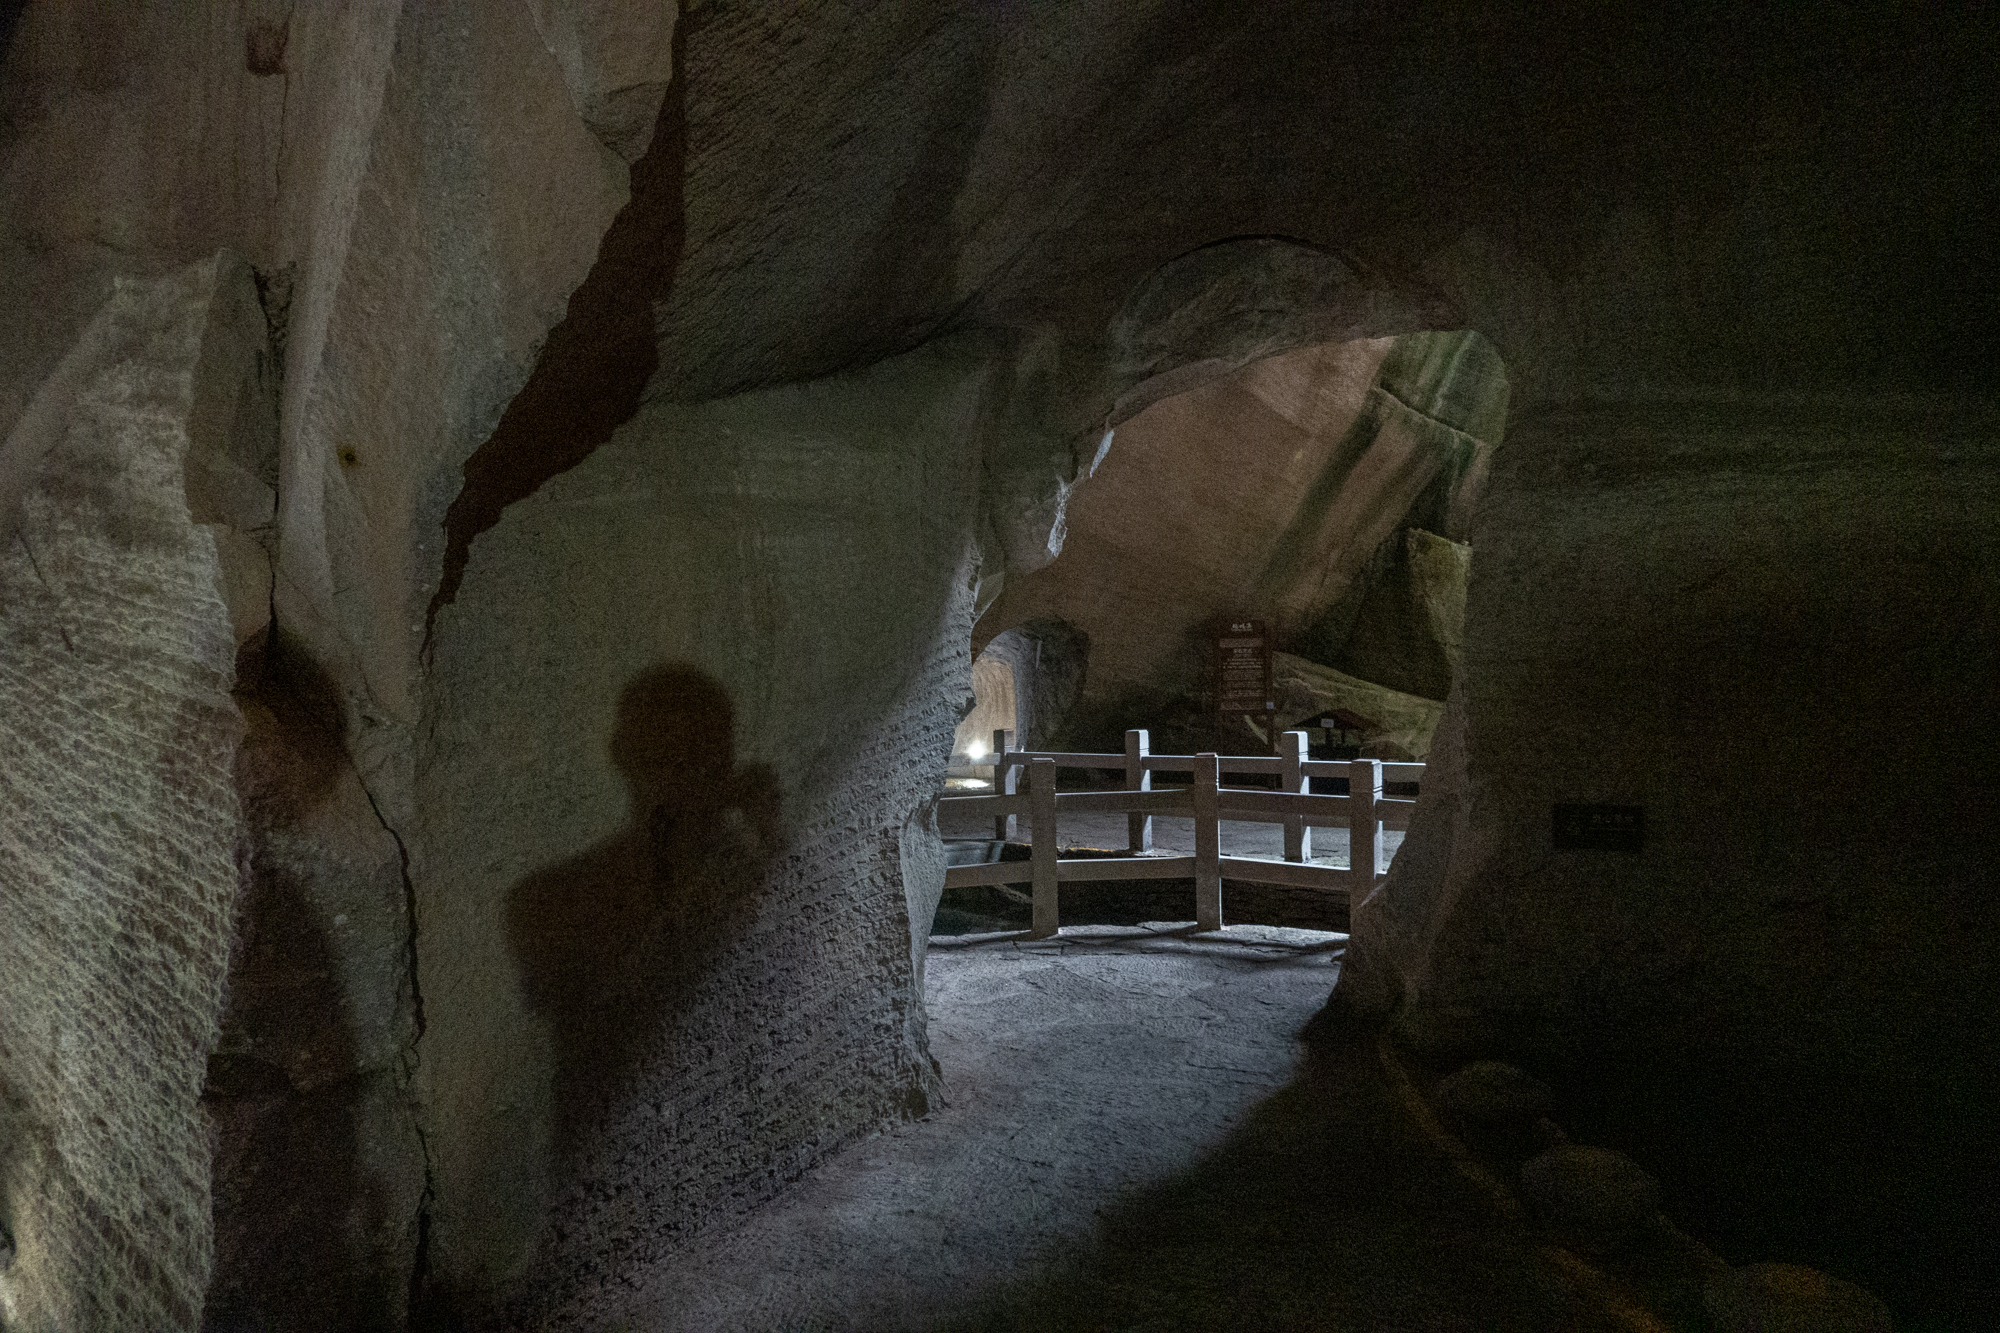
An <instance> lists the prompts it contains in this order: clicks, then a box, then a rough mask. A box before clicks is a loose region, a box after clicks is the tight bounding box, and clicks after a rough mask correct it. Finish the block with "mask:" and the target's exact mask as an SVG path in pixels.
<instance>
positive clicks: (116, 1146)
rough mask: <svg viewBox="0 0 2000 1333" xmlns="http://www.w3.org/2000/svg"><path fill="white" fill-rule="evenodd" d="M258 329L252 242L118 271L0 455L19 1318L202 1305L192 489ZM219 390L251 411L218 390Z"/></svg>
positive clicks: (206, 1030)
mask: <svg viewBox="0 0 2000 1333" xmlns="http://www.w3.org/2000/svg"><path fill="white" fill-rule="evenodd" d="M263 341H264V339H263V316H262V313H261V311H260V310H259V308H258V306H257V301H256V296H255V293H254V291H252V290H251V281H250V274H249V271H248V269H247V268H246V267H245V266H244V265H243V264H242V263H241V261H238V260H234V259H232V258H229V257H227V256H225V257H221V258H218V259H215V260H212V261H210V262H208V263H206V264H201V265H197V266H194V267H191V268H189V269H186V270H183V271H182V272H180V273H178V274H175V275H174V276H172V277H170V278H165V279H160V280H157V281H147V280H126V281H123V282H121V283H119V284H118V286H117V287H116V289H115V291H114V293H113V295H112V297H111V299H110V300H109V301H108V302H107V303H106V305H105V307H104V309H103V310H102V311H100V312H99V314H98V316H97V318H96V319H95V320H93V321H92V322H91V324H90V325H89V327H88V328H87V329H86V330H85V333H84V336H83V338H82V339H81V340H80V343H79V345H78V347H77V348H76V349H75V350H74V351H73V352H72V353H71V355H70V356H69V357H68V358H66V359H65V361H64V363H63V365H62V369H61V372H60V373H59V374H58V375H57V376H55V377H54V379H53V380H52V381H51V383H50V384H49V385H47V386H45V388H44V391H43V392H42V393H40V394H39V395H37V396H36V398H35V399H34V400H33V401H32V402H31V403H30V404H29V406H28V409H27V411H26V413H24V415H23V418H22V421H23V424H24V426H25V428H20V427H17V429H16V430H15V431H14V432H13V433H12V435H10V436H9V438H8V440H7V442H6V446H5V455H4V459H0V464H4V470H5V471H6V472H7V473H9V474H11V475H13V476H15V477H18V478H19V479H20V481H21V482H23V483H24V484H23V485H22V486H21V488H20V490H19V492H18V494H17V496H15V497H13V501H12V503H11V504H10V506H9V508H8V509H7V510H6V511H5V512H0V534H4V542H5V545H4V549H0V607H4V608H5V614H4V616H0V718H4V719H5V724H6V727H7V731H8V737H7V742H6V744H5V745H4V746H0V885H4V892H0V1199H3V1200H4V1207H5V1210H6V1214H7V1215H6V1216H5V1217H4V1218H0V1225H4V1226H5V1228H6V1230H7V1232H8V1234H9V1236H10V1237H11V1238H12V1243H13V1245H14V1246H15V1249H16V1252H15V1253H14V1254H13V1255H12V1256H11V1258H12V1262H11V1263H10V1264H9V1265H8V1267H7V1269H6V1286H5V1289H4V1295H5V1297H6V1304H5V1307H4V1318H5V1319H6V1321H7V1323H8V1324H9V1325H10V1326H12V1325H16V1324H18V1325H19V1326H21V1327H25V1328H128V1327H129V1328H142V1327H143V1328H192V1327H193V1326H194V1325H195V1323H196V1321H197V1320H198V1318H199V1315H200V1311H201V1308H202V1302H203V1298H204V1294H205V1291H206V1288H207V1285H208V1279H209V1258H210V1251H211V1247H212V1231H211V1226H210V1209H209V1181H210V1149H209V1139H208V1133H207V1125H206V1124H205V1122H204V1118H203V1115H202V1113H201V1111H200V1109H199V1106H198V1100H199V1098H200V1096H201V1091H202V1086H203V1080H204V1077H205V1074H206V1071H207V1060H208V1052H209V1050H210V1048H211V1047H212V1046H213V1044H214V1042H215V1038H216V1031H217V1025H218V1020H219V1019H220V1016H221V1010H222V1002H223V980H224V974H225V970H226V968H227V965H228V962H229V950H230V941H231V931H230V914H231V908H232V904H233V903H234V901H235V898H236V891H237V866H236V856H235V853H236V846H237V831H238V819H239V815H238V803H237V797H236V790H235V787H234V785H233V783H232V780H231V765H232V762H233V760H234V757H235V751H236V743H237V738H238V736H239V734H240V732H241V729H242V726H241V722H240V720H239V718H238V715H237V712H236V708H235V706H234V704H233V703H232V702H231V700H230V697H229V687H230V681H231V672H232V666H233V663H234V659H235V655H236V643H235V638H234V635H233V633H232V630H231V625H230V618H229V601H228V596H227V592H228V587H229V584H230V578H229V576H228V574H227V573H226V571H225V568H224V563H225V561H224V558H223V555H222V554H221V552H222V551H224V550H226V549H228V545H229V544H228V543H226V542H219V541H218V540H217V535H216V531H215V529H214V528H213V527H211V526H209V525H207V524H204V523H202V522H199V521H197V520H198V517H215V515H202V516H198V515H197V513H196V512H194V511H193V510H192V509H191V508H190V502H191V500H195V499H196V497H197V496H198V495H200V494H201V493H202V491H203V489H204V487H203V485H202V480H203V479H204V478H212V477H215V476H219V475H223V474H225V473H226V472H227V471H228V469H229V468H230V467H231V466H232V463H231V459H232V457H243V456H245V455H248V456H249V457H251V458H253V459H254V458H255V456H256V454H257V453H258V451H259V450H260V447H261V448H264V449H268V446H269V443H270V430H269V424H270V423H269V420H268V417H265V418H264V419H263V421H262V422H261V424H262V427H263V429H262V430H261V431H258V432H255V433H254V434H253V438H251V439H248V440H239V441H233V442H232V440H231V439H230V438H229V437H228V436H227V435H225V434H221V433H216V432H215V431H214V428H215V427H216V426H217V425H218V423H223V424H226V423H229V422H231V421H232V420H238V421H241V422H243V423H247V424H249V425H250V426H252V427H253V429H254V427H256V426H257V425H258V424H259V416H260V413H259V411H258V408H257V401H258V400H259V398H260V397H261V395H260V393H259V388H260V384H262V385H268V377H269V374H270V365H269V357H268V353H267V352H266V351H265V349H264V347H263ZM260 358H261V359H260ZM220 399H226V400H228V402H229V404H230V406H231V407H235V406H238V405H241V406H243V407H244V409H245V411H244V413H243V414H242V416H241V417H240V418H239V417H238V414H237V413H235V412H233V411H220V410H208V409H211V408H213V406H214V404H215V402H216V401H217V400H220ZM232 444H234V446H235V447H233V448H232ZM24 454H25V455H27V456H26V457H23V455H24ZM260 517H261V518H263V519H268V517H269V513H268V509H266V511H265V513H264V514H263V515H261V516H260ZM265 577H266V578H268V574H266V576H265ZM267 596H268V593H267Z"/></svg>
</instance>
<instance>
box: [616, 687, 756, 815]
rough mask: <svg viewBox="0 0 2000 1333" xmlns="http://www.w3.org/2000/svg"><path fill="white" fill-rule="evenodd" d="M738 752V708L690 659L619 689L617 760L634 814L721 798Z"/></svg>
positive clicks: (675, 810) (672, 811)
mask: <svg viewBox="0 0 2000 1333" xmlns="http://www.w3.org/2000/svg"><path fill="white" fill-rule="evenodd" d="M735 757H736V710H735V708H734V707H733V706H732V705H731V703H730V701H729V693H728V691H726V690H724V689H723V688H722V686H721V684H720V683H718V682H717V681H716V680H715V678H714V677H712V676H710V675H708V674H707V673H706V672H703V671H701V670H699V669H698V668H695V667H692V666H688V665H686V664H683V663H662V664H660V665H657V666H652V667H648V668H647V669H646V670H644V671H642V672H640V673H639V674H638V675H637V676H634V677H633V678H632V679H631V680H630V681H629V682H627V683H626V686H625V689H624V690H623V692H622V693H620V694H619V696H618V717H617V722H616V725H615V727H614V729H613V731H612V735H611V763H612V766H613V767H615V768H616V769H617V770H618V773H619V775H620V776H621V777H623V778H624V779H625V789H626V791H627V792H628V793H629V794H630V797H631V801H632V810H633V813H634V816H635V817H636V819H637V820H638V821H639V822H640V823H642V824H643V823H644V822H645V820H646V818H647V816H649V815H651V814H653V813H655V812H657V811H660V810H662V809H664V810H665V812H666V813H668V814H677V813H679V812H680V811H682V810H685V809H690V808H696V807H700V806H705V805H710V804H714V803H715V802H716V800H717V799H718V797H719V796H720V794H721V792H722V790H723V789H724V788H725V787H726V785H727V782H728V779H729V775H730V772H731V770H732V768H733V766H734V763H735Z"/></svg>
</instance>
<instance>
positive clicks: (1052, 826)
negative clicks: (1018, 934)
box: [1028, 759, 1059, 940]
mask: <svg viewBox="0 0 2000 1333" xmlns="http://www.w3.org/2000/svg"><path fill="white" fill-rule="evenodd" d="M1028 818H1029V819H1031V820H1033V821H1034V827H1033V828H1032V829H1030V830H1029V836H1030V837H1031V838H1033V840H1034V841H1033V844H1032V852H1031V854H1030V855H1031V860H1032V863H1033V869H1034V890H1035V906H1034V919H1033V921H1032V923H1031V924H1030V925H1029V927H1028V935H1029V938H1031V939H1037V940H1043V939H1047V938H1048V937H1049V936H1051V935H1053V934H1055V933H1056V931H1057V929H1058V928H1059V927H1058V924H1057V919H1056V761H1055V760H1053V759H1031V760H1029V761H1028Z"/></svg>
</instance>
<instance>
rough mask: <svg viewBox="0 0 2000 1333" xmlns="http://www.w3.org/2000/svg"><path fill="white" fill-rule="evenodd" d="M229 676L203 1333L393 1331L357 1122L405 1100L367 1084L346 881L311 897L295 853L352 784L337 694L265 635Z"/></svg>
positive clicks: (392, 1233)
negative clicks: (227, 811)
mask: <svg viewBox="0 0 2000 1333" xmlns="http://www.w3.org/2000/svg"><path fill="white" fill-rule="evenodd" d="M236 674H237V692H236V702H237V706H238V708H239V709H240V710H241V712H242V715H243V721H244V735H243V741H242V743H241V745H240V746H239V748H238V751H237V755H236V771H235V778H236V787H237V792H238V795H239V798H240V799H241V801H242V810H243V838H242V842H241V845H240V847H239V853H238V855H239V858H240V859H239V873H240V875H241V880H242V885H241V889H240V891H239V896H238V899H237V903H236V910H235V923H234V924H235V938H234V941H233V947H232V949H231V954H230V962H229V981H228V1008H227V1010H226V1012H225V1013H224V1015H223V1020H222V1028H221V1034H220V1038H219V1041H218V1043H217V1047H216V1049H215V1051H214V1052H213V1053H212V1054H211V1055H210V1056H209V1060H208V1079H207V1084H206V1086H205V1088H204V1089H203V1092H202V1104H203V1107H204V1109H205V1110H206V1112H207V1114H208V1116H209V1120H210V1124H211V1126H212V1134H213V1138H212V1143H213V1150H214V1165H213V1168H212V1186H211V1187H212V1191H213V1218H214V1237H215V1239H214V1246H215V1249H214V1262H213V1268H212V1273H211V1280H210V1286H209V1290H208V1292H207V1296H206V1300H205V1307H204V1309H203V1312H202V1328H203V1329H204V1330H206V1331H207V1333H263V1331H264V1330H266V1329H274V1328H284V1329H292V1330H316V1329H347V1328H369V1327H381V1326H386V1325H388V1324H390V1323H392V1322H393V1321H394V1319H395V1318H396V1316H397V1314H398V1313H399V1312H400V1309H401V1307H402V1304H403V1302H404V1300H405V1297H406V1288H407V1286H408V1282H409V1258H410V1256H409V1244H408V1242H409V1240H410V1237H409V1236H408V1234H407V1221H408V1219H407V1216H406V1215H405V1214H404V1213H403V1212H402V1210H401V1209H400V1208H399V1206H398V1201H397V1199H396V1198H395V1195H394V1192H393V1191H392V1190H391V1189H389V1188H388V1187H387V1186H386V1185H385V1182H383V1181H382V1180H381V1179H379V1178H378V1177H377V1176H376V1174H375V1172H374V1171H372V1170H370V1169H369V1168H368V1167H367V1166H366V1165H365V1164H364V1162H363V1153H362V1136H363V1133H364V1127H363V1124H362V1120H363V1117H364V1114H365V1109H366V1107H367V1106H368V1105H369V1104H370V1103H371V1102H372V1103H377V1104H380V1103H383V1102H386V1101H389V1100H392V1099H395V1098H396V1097H398V1096H399V1093H398V1092H397V1091H396V1084H397V1081H398V1075H397V1073H396V1071H394V1070H392V1069H386V1068H375V1069H365V1068H363V1067H362V1061H361V1053H360V1052H359V1050H357V1047H356V1042H355V1038H354V1035H353V1016H352V1014H351V1013H350V1012H349V1005H348V1002H347V997H346V995H345V993H344V984H343V981H342V957H343V949H342V947H341V945H340V943H339V941H338V940H336V938H335V937H334V934H333V933H332V931H331V930H330V928H329V926H328V925H327V923H326V921H325V919H324V917H325V912H326V908H325V905H324V903H323V902H322V901H321V898H320V894H322V893H324V892H325V891H327V888H328V885H327V882H326V876H327V875H332V874H335V873H337V872H335V871H328V870H325V868H324V866H323V865H321V866H320V869H321V870H322V871H323V874H322V877H321V878H319V879H315V878H314V873H313V872H314V867H315V863H312V862H301V861H300V860H299V858H298V856H297V854H296V851H289V852H288V851H287V847H286V843H287V840H288V839H290V840H292V841H293V842H297V841H300V840H306V841H311V840H313V839H314V838H315V837H316V835H317V831H318V830H319V828H320V826H319V825H317V824H315V823H314V821H315V819H316V818H319V817H321V814H322V812H323V811H324V809H325V807H326V806H327V805H328V803H329V802H331V801H332V800H333V799H334V792H335V788H336V786H337V785H338V784H339V783H340V782H342V781H343V780H346V781H353V780H354V779H353V776H352V770H351V768H350V767H349V766H348V760H347V752H346V750H345V748H344V746H343V745H342V742H341V730H342V724H341V715H340V702H339V688H338V686H336V685H335V684H334V682H333V681H332V679H331V678H330V677H329V676H328V675H327V674H326V672H325V671H324V670H322V669H321V668H320V667H319V665H318V664H317V663H315V662H313V661H312V660H311V659H310V658H309V657H307V656H306V655H305V654H304V653H302V652H300V651H298V650H297V649H296V648H294V647H292V646H290V645H288V644H286V643H284V642H282V641H279V640H277V639H275V638H274V637H273V636H270V635H268V634H267V635H265V636H262V637H260V638H258V639H256V640H253V641H252V642H251V643H250V644H249V645H246V647H245V649H244V650H243V651H242V652H241V653H239V655H238V658H237V668H236ZM377 1132H378V1133H379V1132H380V1130H379V1129H378V1131H377Z"/></svg>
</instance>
